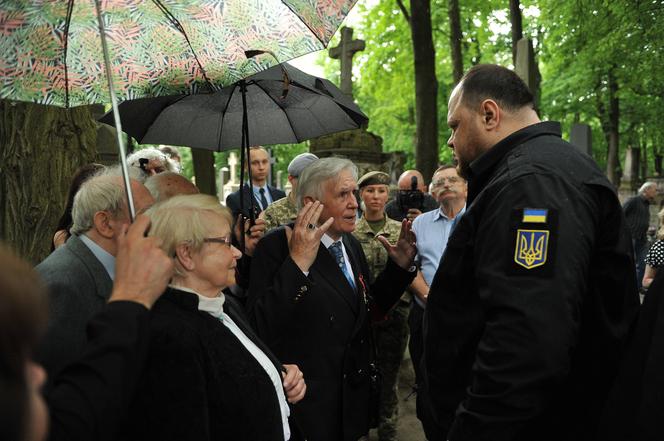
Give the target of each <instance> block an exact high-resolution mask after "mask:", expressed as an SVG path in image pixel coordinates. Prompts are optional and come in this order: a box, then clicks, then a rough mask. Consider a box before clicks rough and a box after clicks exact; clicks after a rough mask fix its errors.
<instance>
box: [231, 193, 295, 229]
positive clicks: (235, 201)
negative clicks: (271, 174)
mask: <svg viewBox="0 0 664 441" xmlns="http://www.w3.org/2000/svg"><path fill="white" fill-rule="evenodd" d="M267 189H268V191H269V192H270V196H272V201H273V202H274V201H278V200H279V199H281V198H285V197H286V193H284V192H283V191H281V190H279V189H278V188H274V187H272V186H271V185H268V186H267ZM241 190H242V191H243V192H244V207H242V210H240V190H237V191H234V192H233V193H231V194H229V195H228V196H226V206H227V207H228V209H229V210H231V213H232V214H233V222H235V221H236V220H237V215H238V214H240V212H242V214H244V216H245V217H249V209H250V207H251V205H250V204H251V199H250V198H252V197H253V198H254V209H255V211H256V212H255V215H256V217H258V214H259V213H260V212H261V211H262V210H261V204H260V201H258V200H256V198H255V197H254V192H253V191H252V190H251V187H250V186H249V185H248V184H244V185H243V186H242V189H241Z"/></svg>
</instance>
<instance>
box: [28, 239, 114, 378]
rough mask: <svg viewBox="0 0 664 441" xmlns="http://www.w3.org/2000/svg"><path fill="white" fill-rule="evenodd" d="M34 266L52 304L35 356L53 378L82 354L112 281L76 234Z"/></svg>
mask: <svg viewBox="0 0 664 441" xmlns="http://www.w3.org/2000/svg"><path fill="white" fill-rule="evenodd" d="M35 269H36V270H37V272H38V273H39V275H40V276H41V278H42V280H43V281H44V283H45V285H46V287H47V288H48V295H49V307H50V311H49V312H50V314H49V323H48V329H47V332H46V335H45V336H44V338H43V340H42V342H41V343H40V346H39V348H38V351H37V356H36V357H35V358H36V359H37V361H39V362H40V363H41V364H43V365H44V367H45V368H46V370H47V371H48V373H49V376H51V377H52V376H54V375H55V374H56V373H57V372H58V371H59V370H60V369H61V368H62V367H63V366H64V365H65V364H68V363H70V362H72V361H73V360H75V359H77V358H78V357H79V356H80V355H81V353H82V351H83V347H84V345H85V341H86V336H85V328H86V325H87V323H88V321H89V320H90V319H91V318H92V317H93V316H94V315H95V314H96V313H98V312H100V311H101V310H102V309H103V308H104V305H105V304H106V302H107V301H108V298H109V297H110V296H111V291H112V289H113V281H112V280H111V278H110V277H109V275H108V272H106V269H105V268H104V266H103V265H102V264H101V262H99V260H97V258H96V257H95V255H94V254H92V251H90V249H89V248H88V247H87V246H86V245H85V244H84V243H83V242H82V241H81V239H80V238H78V237H77V236H72V237H70V238H69V239H68V240H67V242H66V243H65V244H64V245H63V246H61V247H60V248H58V249H56V250H55V251H54V252H52V253H51V254H50V255H49V256H48V257H47V258H46V259H44V261H43V262H41V263H40V264H39V265H37V267H36V268H35Z"/></svg>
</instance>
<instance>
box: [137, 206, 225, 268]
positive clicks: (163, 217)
mask: <svg viewBox="0 0 664 441" xmlns="http://www.w3.org/2000/svg"><path fill="white" fill-rule="evenodd" d="M146 214H147V215H148V216H149V217H150V219H151V221H152V225H151V226H150V233H149V235H150V236H156V237H158V238H160V239H161V240H162V244H161V248H162V249H163V250H164V251H165V252H166V254H168V255H169V256H174V255H175V249H176V247H177V246H178V245H179V244H181V243H183V242H187V243H188V244H189V246H190V247H191V249H192V250H193V251H199V250H200V249H201V247H202V246H203V239H205V238H206V236H207V235H208V234H209V233H208V232H209V229H210V220H209V219H208V217H209V216H210V215H215V214H217V215H221V216H222V217H223V218H224V220H225V221H226V222H228V226H229V228H230V227H231V225H233V222H232V217H231V213H230V211H229V210H228V208H226V207H224V206H222V205H221V204H220V203H219V201H218V200H217V198H215V197H214V196H210V195H206V194H193V195H180V196H173V197H172V198H170V199H166V200H165V201H162V202H159V203H157V204H155V205H153V206H152V207H151V208H150V209H149V210H148V211H147V212H146Z"/></svg>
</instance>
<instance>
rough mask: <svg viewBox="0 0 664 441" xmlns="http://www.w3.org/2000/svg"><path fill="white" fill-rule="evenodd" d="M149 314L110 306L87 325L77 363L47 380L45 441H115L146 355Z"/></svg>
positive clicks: (125, 305) (139, 308) (134, 307)
mask: <svg viewBox="0 0 664 441" xmlns="http://www.w3.org/2000/svg"><path fill="white" fill-rule="evenodd" d="M148 324H149V311H148V310H147V309H146V308H145V307H144V306H143V305H140V304H138V303H135V302H125V301H122V302H120V301H118V302H111V303H109V304H108V305H106V306H105V307H104V308H103V309H102V311H101V312H99V313H98V314H97V315H96V316H95V317H94V318H93V319H92V320H90V323H89V324H88V342H87V343H86V345H85V347H84V350H83V354H82V355H81V356H80V358H79V359H78V360H77V361H76V362H74V363H72V364H71V365H69V366H67V367H66V368H65V369H64V370H63V371H62V372H61V373H60V374H59V375H57V376H56V377H55V378H53V379H52V387H51V388H50V390H49V391H48V394H47V395H46V401H47V402H48V407H49V414H50V418H51V424H50V435H49V440H50V441H60V440H62V441H89V440H98V441H104V440H108V441H111V440H116V439H117V437H116V436H117V434H118V430H119V428H120V427H121V426H122V424H123V423H124V421H125V419H126V417H127V415H128V408H129V403H130V402H131V399H132V397H133V392H134V387H135V386H136V382H137V381H138V377H139V375H140V373H141V370H142V368H143V365H144V362H145V357H146V355H147V348H148V337H149V327H148Z"/></svg>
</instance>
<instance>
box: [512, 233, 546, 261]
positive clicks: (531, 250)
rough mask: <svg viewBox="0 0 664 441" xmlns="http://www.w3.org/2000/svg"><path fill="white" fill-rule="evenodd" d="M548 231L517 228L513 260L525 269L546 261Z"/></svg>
mask: <svg viewBox="0 0 664 441" xmlns="http://www.w3.org/2000/svg"><path fill="white" fill-rule="evenodd" d="M548 246H549V232H548V231H545V230H517V232H516V249H515V251H514V261H515V262H516V263H517V264H519V265H521V266H522V267H524V268H526V269H532V268H535V267H538V266H542V265H544V264H545V263H546V254H547V251H548Z"/></svg>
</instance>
